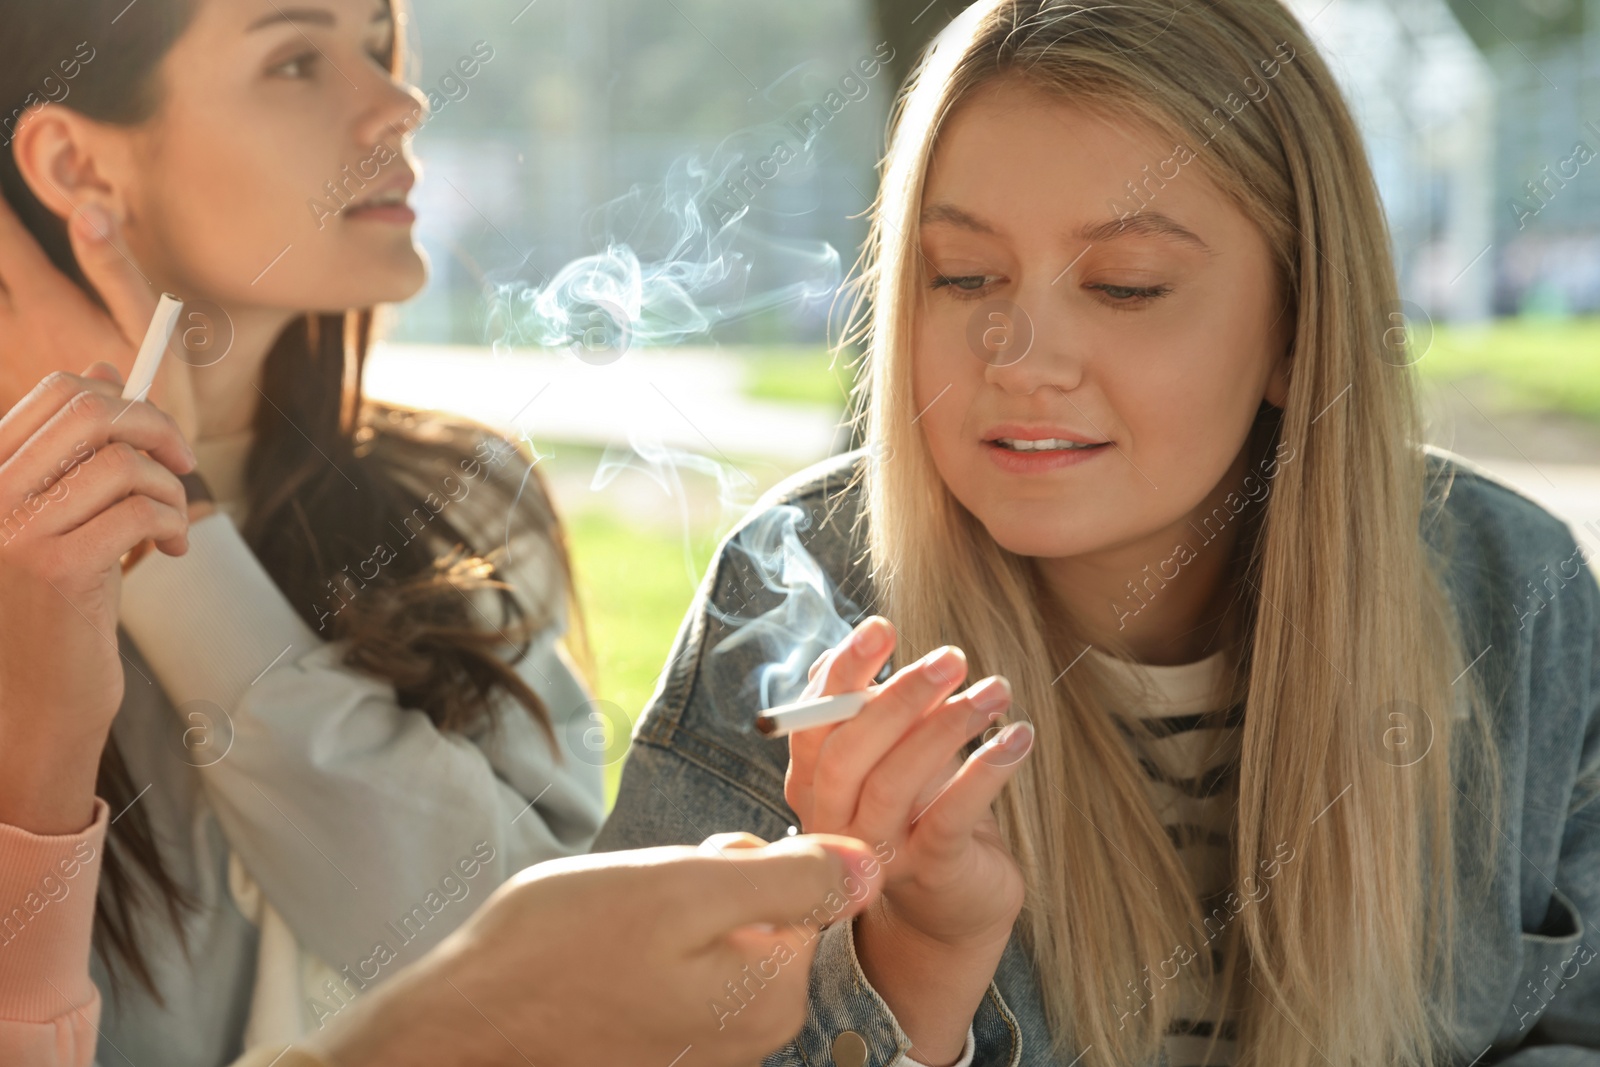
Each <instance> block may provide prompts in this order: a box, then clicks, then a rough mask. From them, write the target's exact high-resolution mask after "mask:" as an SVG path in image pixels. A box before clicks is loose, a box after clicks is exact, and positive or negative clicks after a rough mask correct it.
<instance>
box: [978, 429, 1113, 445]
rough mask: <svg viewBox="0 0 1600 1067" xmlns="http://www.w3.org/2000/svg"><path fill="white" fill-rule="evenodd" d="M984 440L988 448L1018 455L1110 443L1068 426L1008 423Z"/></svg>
mask: <svg viewBox="0 0 1600 1067" xmlns="http://www.w3.org/2000/svg"><path fill="white" fill-rule="evenodd" d="M982 441H983V443H984V444H986V445H993V446H997V447H1001V448H1005V449H1007V450H1008V451H1014V452H1035V451H1053V450H1055V449H1073V448H1074V447H1093V446H1097V445H1105V444H1109V443H1110V442H1109V441H1106V440H1105V439H1104V438H1101V437H1094V436H1090V435H1088V434H1083V433H1079V432H1078V431H1076V430H1072V429H1069V428H1067V427H1065V426H1058V425H1037V424H1036V425H1023V424H1020V423H1005V424H1002V425H999V426H995V427H991V428H990V429H989V431H988V432H987V433H985V434H984V435H983V438H982Z"/></svg>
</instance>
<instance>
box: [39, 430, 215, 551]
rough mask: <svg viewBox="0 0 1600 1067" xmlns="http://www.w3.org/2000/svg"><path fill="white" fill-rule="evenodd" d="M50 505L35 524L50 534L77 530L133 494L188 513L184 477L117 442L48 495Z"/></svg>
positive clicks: (51, 490) (52, 488)
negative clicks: (182, 480) (179, 477)
mask: <svg viewBox="0 0 1600 1067" xmlns="http://www.w3.org/2000/svg"><path fill="white" fill-rule="evenodd" d="M44 496H45V500H46V501H48V502H49V503H48V506H46V507H44V508H42V509H41V510H40V511H39V513H38V517H37V518H36V519H35V520H34V521H35V522H37V523H38V524H39V530H40V532H41V533H42V534H45V535H47V536H49V535H57V534H65V533H68V532H70V531H72V530H75V529H77V528H78V527H79V526H82V525H84V524H85V523H87V522H89V521H90V520H91V519H93V518H94V517H95V516H96V515H98V514H100V512H102V511H105V510H106V509H107V508H109V507H110V506H111V505H112V504H115V503H116V502H117V501H118V500H121V499H122V498H123V497H127V496H147V497H150V498H151V499H152V500H155V501H157V502H159V503H162V504H166V505H167V506H168V507H170V508H172V509H173V510H174V511H184V512H186V511H187V510H188V500H187V494H186V493H185V492H184V489H183V483H182V482H180V481H178V476H177V475H175V474H173V473H172V472H171V471H170V470H168V469H167V468H166V467H163V466H162V465H161V464H159V463H157V462H156V461H155V460H153V459H151V458H150V457H149V456H147V455H145V454H144V453H142V452H140V451H139V450H138V449H136V448H134V447H133V446H132V445H129V444H124V443H123V442H121V441H113V442H112V443H111V444H109V445H106V446H105V447H104V448H101V449H98V450H97V451H96V452H95V453H94V455H93V457H92V458H91V459H90V460H89V461H87V462H85V463H82V464H80V465H79V466H78V468H77V470H76V471H75V472H74V473H73V474H72V475H71V476H70V477H67V478H62V479H59V480H57V481H56V482H55V483H54V484H53V485H52V486H51V487H50V490H49V491H47V492H46V493H45V494H44Z"/></svg>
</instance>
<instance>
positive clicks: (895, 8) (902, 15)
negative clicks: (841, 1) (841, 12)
mask: <svg viewBox="0 0 1600 1067" xmlns="http://www.w3.org/2000/svg"><path fill="white" fill-rule="evenodd" d="M870 3H871V5H872V13H873V18H874V20H875V22H876V25H877V27H878V36H879V39H881V40H885V41H888V42H889V44H890V46H891V47H892V48H894V61H893V62H892V63H890V64H889V70H890V73H892V74H893V75H894V82H895V85H897V86H899V85H903V84H905V80H906V75H908V74H910V73H911V68H912V67H913V66H915V65H916V62H917V57H918V56H919V55H921V54H922V49H923V48H924V47H926V46H927V44H928V42H929V41H931V40H933V39H934V37H935V36H937V35H938V33H939V31H940V30H942V29H944V28H945V26H946V25H948V24H949V22H950V20H951V19H953V18H955V17H956V15H957V14H958V13H959V12H960V11H961V10H962V9H963V8H965V7H966V6H967V5H968V3H970V0H870Z"/></svg>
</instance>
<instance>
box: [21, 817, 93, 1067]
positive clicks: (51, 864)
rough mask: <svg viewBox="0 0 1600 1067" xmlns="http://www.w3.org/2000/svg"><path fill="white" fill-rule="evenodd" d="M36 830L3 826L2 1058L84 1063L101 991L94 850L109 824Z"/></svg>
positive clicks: (30, 1065)
mask: <svg viewBox="0 0 1600 1067" xmlns="http://www.w3.org/2000/svg"><path fill="white" fill-rule="evenodd" d="M109 810H110V809H108V808H107V806H106V802H105V801H104V800H101V799H100V798H98V797H96V798H95V802H94V821H93V822H91V823H90V824H89V825H88V827H87V828H86V829H84V830H83V831H81V832H79V833H76V834H64V835H61V836H51V837H41V836H39V835H38V834H32V833H29V832H28V831H26V830H23V829H21V828H20V827H16V826H8V825H6V824H3V823H0V1063H4V1064H14V1065H16V1067H89V1065H90V1064H91V1063H93V1062H94V1055H95V1036H96V1029H95V1028H96V1027H97V1026H98V1025H99V1022H100V992H99V990H98V989H96V988H95V985H94V983H93V982H92V981H90V979H89V951H90V936H91V934H92V933H93V928H94V901H95V891H96V889H97V888H98V886H99V881H100V851H101V848H102V847H103V846H104V844H105V839H106V827H107V825H108V820H107V812H108V811H109Z"/></svg>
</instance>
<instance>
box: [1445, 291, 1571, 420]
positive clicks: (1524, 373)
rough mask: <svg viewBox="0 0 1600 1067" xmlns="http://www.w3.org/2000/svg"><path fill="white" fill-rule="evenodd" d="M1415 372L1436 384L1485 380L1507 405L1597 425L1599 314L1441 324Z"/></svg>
mask: <svg viewBox="0 0 1600 1067" xmlns="http://www.w3.org/2000/svg"><path fill="white" fill-rule="evenodd" d="M1417 368H1418V370H1419V371H1421V373H1422V376H1423V377H1424V378H1425V379H1432V380H1435V381H1440V382H1446V381H1459V380H1461V379H1463V378H1470V377H1476V376H1482V377H1486V378H1488V379H1490V380H1491V381H1492V382H1493V383H1494V384H1495V385H1496V386H1497V387H1499V388H1500V389H1501V390H1502V391H1503V393H1504V398H1505V401H1506V403H1507V404H1508V405H1509V406H1512V407H1515V408H1518V409H1521V410H1525V411H1552V412H1563V413H1566V414H1570V415H1576V416H1578V417H1580V418H1585V419H1590V420H1592V421H1595V422H1600V316H1589V317H1585V318H1577V319H1567V320H1563V321H1541V320H1538V319H1499V320H1496V321H1494V322H1492V323H1487V324H1485V325H1483V326H1453V327H1443V326H1441V327H1439V328H1438V330H1437V331H1436V333H1435V334H1434V337H1433V344H1432V346H1431V347H1430V348H1429V350H1428V352H1427V353H1426V354H1425V355H1424V356H1423V357H1422V359H1421V360H1420V361H1419V362H1418V364H1417Z"/></svg>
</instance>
